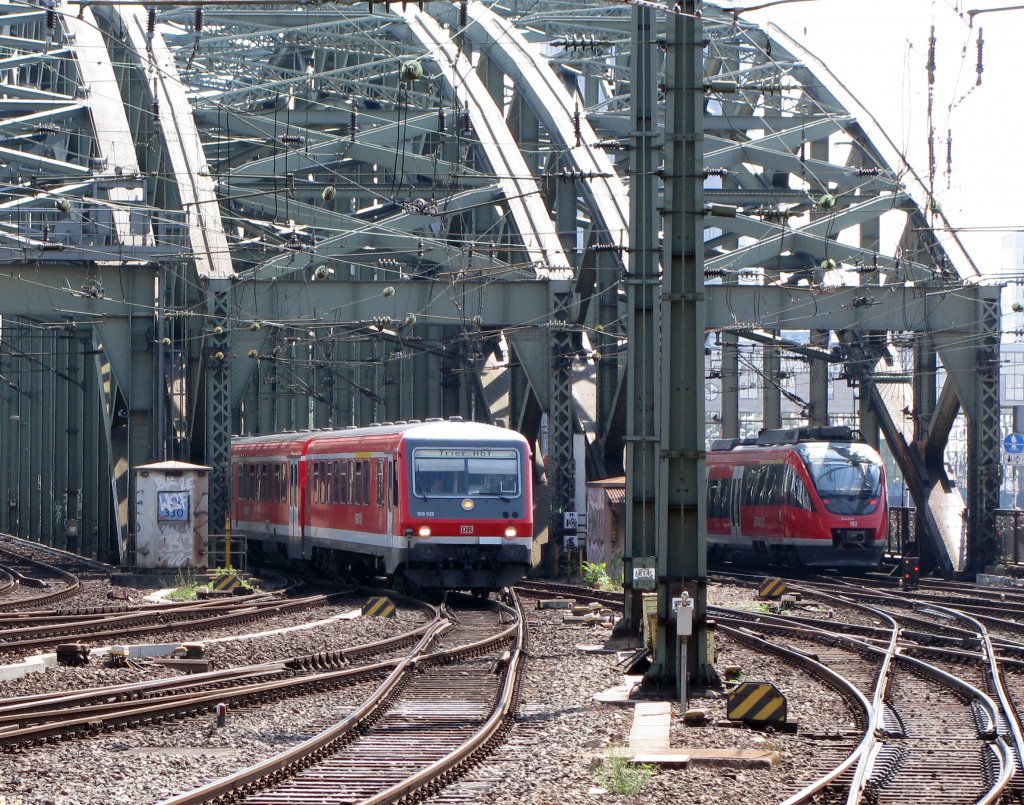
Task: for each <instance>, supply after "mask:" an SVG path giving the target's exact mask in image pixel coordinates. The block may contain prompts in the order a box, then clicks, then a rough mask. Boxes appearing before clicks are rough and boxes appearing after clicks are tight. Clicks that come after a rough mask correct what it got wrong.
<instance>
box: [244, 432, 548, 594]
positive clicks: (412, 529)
mask: <svg viewBox="0 0 1024 805" xmlns="http://www.w3.org/2000/svg"><path fill="white" fill-rule="evenodd" d="M231 474H232V491H233V497H232V507H231V521H232V529H233V530H234V531H235V532H237V533H241V534H244V535H245V536H246V537H247V538H248V540H249V544H250V546H252V545H253V544H254V543H256V544H257V545H261V546H262V547H263V548H264V550H266V549H267V548H271V546H276V548H275V549H276V550H277V551H279V552H280V553H281V554H284V555H286V556H287V557H289V558H291V559H306V560H310V559H312V560H314V561H316V562H318V563H320V564H321V565H327V566H332V567H335V568H338V569H344V570H346V571H348V572H351V573H353V574H355V575H364V576H373V575H380V574H385V575H388V576H392V577H395V578H397V579H400V580H404V582H405V583H407V584H408V585H409V586H410V587H415V588H421V589H423V588H443V589H468V590H473V591H474V592H477V593H483V592H485V591H490V590H494V589H497V588H499V587H502V586H506V585H509V584H511V583H513V582H515V581H517V580H519V579H520V578H522V576H524V575H525V574H526V570H527V568H528V566H529V562H530V549H531V545H532V541H533V489H532V477H533V476H532V469H531V461H530V447H529V443H528V442H527V440H526V439H525V438H524V437H523V436H522V435H521V434H519V433H516V432H515V431H510V430H506V429H504V428H499V427H495V426H493V425H485V424H481V423H477V422H464V421H462V419H461V418H460V417H452V418H451V419H448V420H442V419H428V420H426V421H425V422H419V421H416V420H414V421H411V422H398V423H393V424H392V423H388V422H385V423H382V424H379V425H370V426H368V427H362V428H356V427H349V428H345V429H342V430H326V431H306V432H299V433H277V434H273V435H269V436H249V437H236V438H234V439H233V440H232V443H231Z"/></svg>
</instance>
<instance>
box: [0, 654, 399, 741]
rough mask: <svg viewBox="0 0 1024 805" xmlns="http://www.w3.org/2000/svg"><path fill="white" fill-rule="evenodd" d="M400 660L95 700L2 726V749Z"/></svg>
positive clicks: (354, 675) (304, 685) (187, 711)
mask: <svg viewBox="0 0 1024 805" xmlns="http://www.w3.org/2000/svg"><path fill="white" fill-rule="evenodd" d="M399 663H401V660H383V661H381V662H377V663H371V664H369V665H364V666H360V667H358V668H345V669H342V670H339V671H324V672H321V673H318V674H309V675H307V676H303V677H290V678H287V679H277V680H272V681H269V682H257V683H253V684H249V685H242V686H240V687H237V688H232V689H228V690H224V689H220V690H214V691H210V692H206V693H198V694H197V693H180V694H171V695H168V696H164V697H161V698H160V699H157V700H154V699H142V700H139V701H136V702H112V703H110V704H95V705H90V706H88V707H84V708H79V709H78V710H76V711H75V712H76V713H83V714H82V715H76V716H75V717H74V718H63V719H61V718H59V716H60V713H59V712H57V713H55V714H56V715H57V716H58V720H56V721H46V722H44V723H41V724H32V725H29V726H26V727H22V728H20V729H10V730H2V731H0V751H5V752H9V751H15V750H16V749H17V748H18V747H20V746H24V745H26V744H31V743H35V742H37V741H40V740H47V741H53V740H56V739H64V738H69V737H73V736H74V735H76V734H80V733H84V734H95V733H98V732H107V731H110V730H113V729H117V728H119V727H125V726H128V725H130V724H133V723H147V722H149V721H153V720H164V719H166V718H171V717H175V716H184V715H191V714H198V713H200V712H203V711H207V712H209V711H210V710H211V709H212V708H213V707H214V706H216V705H217V704H220V703H221V702H224V703H228V704H233V703H238V702H243V701H249V700H252V699H260V698H262V697H265V696H267V695H268V694H281V693H284V692H287V693H288V694H294V693H296V692H298V691H302V690H304V689H315V690H323V689H325V688H328V687H332V686H334V685H338V684H341V683H351V682H354V681H360V680H363V679H367V678H373V677H378V676H380V675H382V674H384V673H386V672H388V671H389V670H391V669H393V668H394V667H395V666H396V665H398V664H399Z"/></svg>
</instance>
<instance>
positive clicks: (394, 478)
mask: <svg viewBox="0 0 1024 805" xmlns="http://www.w3.org/2000/svg"><path fill="white" fill-rule="evenodd" d="M397 468H398V465H397V464H396V463H395V460H394V459H392V460H391V505H392V506H394V505H395V504H396V503H398V471H397Z"/></svg>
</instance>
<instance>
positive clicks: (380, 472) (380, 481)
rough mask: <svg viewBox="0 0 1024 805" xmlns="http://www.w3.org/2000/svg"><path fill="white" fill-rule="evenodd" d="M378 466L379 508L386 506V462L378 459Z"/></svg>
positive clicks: (376, 461)
mask: <svg viewBox="0 0 1024 805" xmlns="http://www.w3.org/2000/svg"><path fill="white" fill-rule="evenodd" d="M374 463H376V465H377V506H378V507H383V506H384V460H383V459H379V458H378V459H376V460H375V462H374Z"/></svg>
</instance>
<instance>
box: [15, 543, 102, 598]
mask: <svg viewBox="0 0 1024 805" xmlns="http://www.w3.org/2000/svg"><path fill="white" fill-rule="evenodd" d="M0 554H2V555H4V556H8V557H10V558H12V559H15V560H17V561H19V562H25V563H26V564H29V565H32V566H33V567H37V568H39V569H40V570H45V571H47V572H48V573H53V574H55V575H57V576H60V577H61V578H62V579H64V581H65V582H67V586H66V587H64V589H62V590H58V591H57V592H53V593H46V594H44V595H35V596H29V597H27V598H22V599H19V600H17V601H5V602H4V603H3V604H0V610H5V609H13V608H14V607H23V606H27V605H29V604H44V603H47V602H54V601H60V600H62V599H64V598H69V597H71V596H72V595H74V594H75V593H77V592H78V591H79V590H80V589H81V587H82V582H81V580H80V579H79V578H78V576H76V575H75V574H74V573H69V572H68V571H66V570H62V569H61V568H59V567H54V566H53V565H48V564H47V563H46V562H41V561H39V560H38V559H33V558H32V557H30V556H23V555H21V554H19V553H17V552H16V551H12V550H11V549H10V548H5V547H3V546H0Z"/></svg>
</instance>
